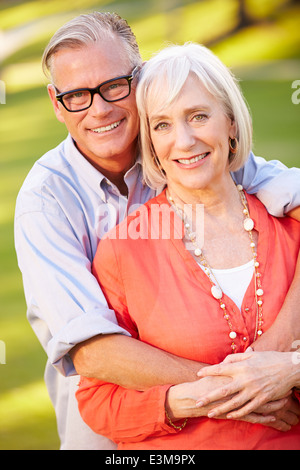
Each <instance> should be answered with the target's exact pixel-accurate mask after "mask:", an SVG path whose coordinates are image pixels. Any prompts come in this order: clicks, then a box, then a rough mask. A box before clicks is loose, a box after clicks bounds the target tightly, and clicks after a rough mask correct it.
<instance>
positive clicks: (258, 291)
mask: <svg viewBox="0 0 300 470" xmlns="http://www.w3.org/2000/svg"><path fill="white" fill-rule="evenodd" d="M256 293H257V295H259V296H260V297H261V296H262V295H264V291H263V290H262V289H257V291H256Z"/></svg>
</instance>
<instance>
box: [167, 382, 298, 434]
mask: <svg viewBox="0 0 300 470" xmlns="http://www.w3.org/2000/svg"><path fill="white" fill-rule="evenodd" d="M230 382H231V379H230V378H228V377H205V378H203V379H200V380H198V381H196V382H188V383H184V384H180V385H174V386H173V387H171V388H170V389H169V390H168V393H167V399H166V404H165V406H166V410H167V412H168V415H169V416H170V418H171V419H172V421H176V420H177V419H182V418H196V417H204V416H208V417H209V416H210V411H211V410H212V408H214V407H215V406H216V405H220V404H221V403H224V402H225V401H226V400H228V397H227V398H226V399H225V400H220V401H219V402H218V403H216V402H214V403H210V404H208V405H206V406H201V407H199V406H198V405H197V397H198V396H199V395H198V394H199V393H202V394H203V393H204V391H206V392H207V393H209V391H213V390H214V389H215V388H216V387H222V386H226V385H228V384H229V383H230ZM229 398H230V397H229ZM299 416H300V406H299V404H298V403H297V402H296V401H295V400H293V398H292V397H286V398H282V399H280V400H276V401H273V402H270V403H267V404H264V405H262V406H260V407H259V408H258V409H256V410H255V411H253V412H251V413H249V414H246V415H243V416H242V417H241V418H237V419H238V421H245V422H248V423H252V424H263V425H265V426H270V427H272V428H274V429H277V430H278V431H289V430H290V429H291V426H293V425H295V424H297V423H298V419H299V418H298V417H299ZM215 418H218V419H228V417H227V416H226V414H218V416H215Z"/></svg>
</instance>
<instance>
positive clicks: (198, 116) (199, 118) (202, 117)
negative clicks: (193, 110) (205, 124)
mask: <svg viewBox="0 0 300 470" xmlns="http://www.w3.org/2000/svg"><path fill="white" fill-rule="evenodd" d="M206 118H207V116H206V114H196V115H195V116H194V117H193V119H194V120H195V121H204V120H205V119H206Z"/></svg>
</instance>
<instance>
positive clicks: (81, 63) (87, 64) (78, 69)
mask: <svg viewBox="0 0 300 470" xmlns="http://www.w3.org/2000/svg"><path fill="white" fill-rule="evenodd" d="M130 68H131V67H130V59H129V57H128V55H127V53H126V48H125V46H124V44H123V43H122V41H120V40H118V39H111V40H108V39H107V40H106V41H103V43H101V44H100V43H88V44H84V45H81V46H78V47H64V48H61V49H59V50H58V51H57V52H56V53H55V54H53V57H52V61H51V73H52V78H53V81H54V83H55V82H57V81H58V80H59V81H63V82H68V81H71V82H72V81H74V79H78V80H82V79H85V80H86V81H88V80H89V79H92V80H95V79H97V77H99V78H98V80H100V81H104V80H109V79H110V78H114V77H116V76H118V75H123V74H127V73H129V72H131V70H130ZM99 83H100V82H99ZM97 84H98V83H96V84H95V85H94V86H97ZM80 86H81V85H80ZM82 86H88V85H82ZM90 86H92V85H90Z"/></svg>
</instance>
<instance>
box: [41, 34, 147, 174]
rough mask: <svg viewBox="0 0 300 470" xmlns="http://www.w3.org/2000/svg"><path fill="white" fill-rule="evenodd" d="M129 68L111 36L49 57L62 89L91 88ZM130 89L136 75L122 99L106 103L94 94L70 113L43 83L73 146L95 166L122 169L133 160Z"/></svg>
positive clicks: (135, 131)
mask: <svg viewBox="0 0 300 470" xmlns="http://www.w3.org/2000/svg"><path fill="white" fill-rule="evenodd" d="M133 68H134V67H133V66H131V65H130V63H129V60H128V58H127V55H126V52H125V50H124V45H123V44H122V42H121V41H120V39H118V38H116V39H115V40H106V41H103V43H101V44H90V45H88V46H83V47H81V48H79V49H62V50H60V51H58V52H57V53H56V54H55V55H54V56H53V58H52V67H51V70H52V76H53V81H54V85H55V87H56V88H57V89H58V90H59V92H61V93H63V92H65V91H69V90H74V89H77V88H94V87H96V86H98V85H100V84H101V83H102V82H104V81H106V80H110V79H111V78H115V77H118V76H122V75H130V74H131V72H132V69H133ZM135 88H136V79H134V80H133V83H132V89H131V94H130V95H129V96H128V97H127V98H124V99H123V100H121V101H116V102H113V103H108V102H106V101H104V100H103V99H102V98H101V96H100V95H98V94H96V95H95V96H94V98H93V103H92V106H91V107H90V108H88V109H86V110H85V111H80V112H76V113H70V112H68V111H67V110H66V109H65V108H64V107H63V105H62V104H61V103H59V102H57V100H56V99H55V94H56V92H55V90H54V88H53V87H52V86H51V85H50V86H49V87H48V91H49V95H50V98H51V101H52V103H53V106H54V110H55V113H56V116H57V118H58V120H59V121H61V122H63V123H64V124H65V125H66V127H67V129H68V131H69V132H70V134H71V136H72V137H73V139H74V141H75V142H76V145H77V148H78V150H79V151H80V152H81V153H82V154H83V155H84V156H85V157H86V158H87V159H88V160H89V161H90V163H92V164H93V165H94V166H95V167H96V168H98V169H99V170H100V171H101V170H106V171H108V172H110V171H112V172H121V171H124V170H125V171H126V170H127V169H128V168H130V166H131V165H132V163H133V161H134V159H135V156H136V146H137V135H138V132H139V118H138V112H137V108H136V101H135Z"/></svg>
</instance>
